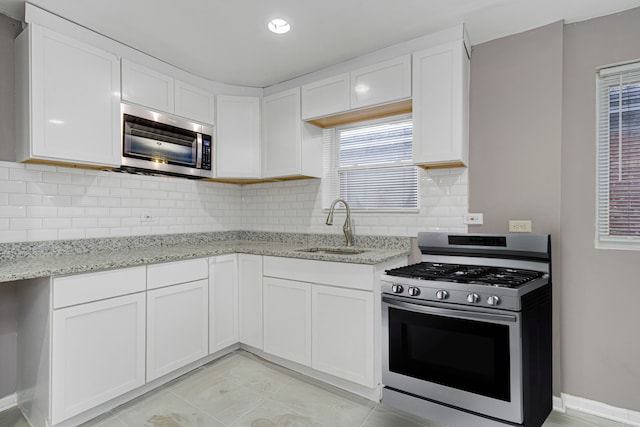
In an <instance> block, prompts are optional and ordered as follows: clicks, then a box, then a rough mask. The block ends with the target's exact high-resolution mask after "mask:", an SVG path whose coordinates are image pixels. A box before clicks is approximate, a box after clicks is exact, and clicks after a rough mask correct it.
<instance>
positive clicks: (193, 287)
mask: <svg viewBox="0 0 640 427" xmlns="http://www.w3.org/2000/svg"><path fill="white" fill-rule="evenodd" d="M208 288H209V281H208V280H198V281H197V282H189V283H185V284H182V285H174V286H169V287H166V288H160V289H154V290H151V291H148V292H147V381H152V380H154V379H156V378H159V377H161V376H162V375H165V374H167V373H169V372H171V371H174V370H176V369H178V368H181V367H183V366H185V365H187V364H189V363H191V362H193V361H195V360H198V359H200V358H201V357H204V356H206V355H207V354H208V347H209V345H208V341H209V328H208V324H209V316H208V301H209V299H208Z"/></svg>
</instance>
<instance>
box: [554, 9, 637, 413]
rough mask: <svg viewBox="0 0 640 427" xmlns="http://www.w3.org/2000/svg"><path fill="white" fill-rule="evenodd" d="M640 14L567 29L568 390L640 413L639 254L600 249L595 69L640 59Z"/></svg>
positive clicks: (564, 179) (565, 307) (564, 359)
mask: <svg viewBox="0 0 640 427" xmlns="http://www.w3.org/2000/svg"><path fill="white" fill-rule="evenodd" d="M639 40H640V8H639V9H634V10H632V11H628V12H626V13H623V14H617V15H610V16H608V17H603V18H599V19H594V20H591V21H587V22H582V23H577V24H571V25H567V26H565V37H564V79H563V82H564V86H563V101H564V108H563V111H562V115H563V126H562V203H561V207H562V234H561V238H562V242H563V245H562V262H563V265H562V269H563V270H562V271H563V275H562V298H563V304H562V312H561V322H562V323H561V326H562V340H563V345H562V389H563V391H564V392H565V393H569V394H572V395H576V396H582V397H585V398H588V399H594V400H597V401H600V402H605V403H608V404H611V405H614V406H620V407H623V408H629V409H634V410H636V411H640V330H639V329H640V309H639V308H638V301H640V274H639V272H640V265H639V264H640V252H637V251H615V250H602V249H599V250H596V249H594V244H593V241H594V237H595V179H596V178H595V170H596V168H595V164H596V160H595V141H596V135H595V130H596V124H595V107H594V105H595V69H596V67H599V66H603V65H608V64H613V63H617V62H621V61H629V60H638V59H640V43H639V42H638V41H639Z"/></svg>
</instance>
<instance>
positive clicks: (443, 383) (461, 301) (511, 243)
mask: <svg viewBox="0 0 640 427" xmlns="http://www.w3.org/2000/svg"><path fill="white" fill-rule="evenodd" d="M418 246H419V248H420V250H421V252H422V258H421V262H420V263H418V264H414V265H409V266H406V267H401V268H396V269H393V270H388V271H386V272H385V274H384V275H383V276H382V322H383V323H382V332H383V340H382V342H383V366H382V368H383V372H382V380H383V383H384V386H385V387H384V389H383V403H385V404H386V405H389V406H392V407H396V408H398V409H402V410H405V411H408V412H411V413H414V414H417V415H420V416H423V417H425V418H428V419H432V420H434V421H439V422H442V423H444V424H447V425H449V426H450V427H469V426H473V427H484V426H486V427H496V426H505V425H516V426H527V427H539V426H541V425H542V423H543V422H544V420H545V419H546V417H547V416H548V415H549V413H550V412H551V408H552V390H551V387H552V386H551V363H552V362H551V244H550V238H549V236H548V235H532V234H497V235H484V234H447V233H419V234H418Z"/></svg>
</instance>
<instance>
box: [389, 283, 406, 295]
mask: <svg viewBox="0 0 640 427" xmlns="http://www.w3.org/2000/svg"><path fill="white" fill-rule="evenodd" d="M402 291H404V288H403V287H402V285H398V284H397V283H394V284H393V285H391V292H393V293H394V294H401V293H402Z"/></svg>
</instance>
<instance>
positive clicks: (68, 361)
mask: <svg viewBox="0 0 640 427" xmlns="http://www.w3.org/2000/svg"><path fill="white" fill-rule="evenodd" d="M52 338H53V339H52V360H51V373H52V380H51V384H52V386H51V397H52V399H51V402H52V403H51V405H52V416H51V421H52V423H53V424H56V423H58V422H60V421H62V420H65V419H67V418H69V417H72V416H74V415H77V414H79V413H81V412H83V411H85V410H87V409H90V408H93V407H95V406H97V405H99V404H101V403H104V402H106V401H108V400H110V399H112V398H114V397H117V396H120V395H121V394H124V393H126V392H128V391H130V390H133V389H135V388H136V387H139V386H141V385H143V384H144V383H145V357H144V355H145V294H144V292H140V293H136V294H133V295H126V296H121V297H117V298H111V299H107V300H102V301H96V302H92V303H88V304H81V305H76V306H72V307H67V308H63V309H60V310H54V312H53V326H52Z"/></svg>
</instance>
